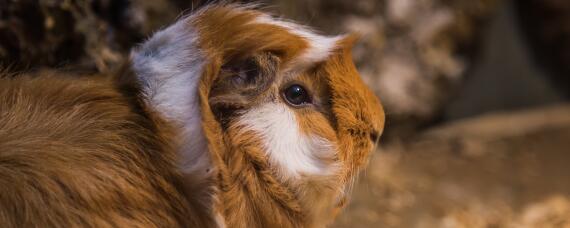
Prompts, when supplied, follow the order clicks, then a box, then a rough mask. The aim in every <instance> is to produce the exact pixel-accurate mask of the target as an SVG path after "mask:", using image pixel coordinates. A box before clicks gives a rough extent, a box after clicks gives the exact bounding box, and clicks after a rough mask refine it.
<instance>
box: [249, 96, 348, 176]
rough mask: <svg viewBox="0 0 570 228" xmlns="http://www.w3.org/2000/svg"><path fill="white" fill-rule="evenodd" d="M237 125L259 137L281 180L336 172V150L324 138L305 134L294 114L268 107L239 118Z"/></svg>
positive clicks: (282, 107)
mask: <svg viewBox="0 0 570 228" xmlns="http://www.w3.org/2000/svg"><path fill="white" fill-rule="evenodd" d="M238 123H239V125H240V126H242V127H243V129H244V130H251V131H254V132H255V133H256V135H258V136H259V137H260V141H261V144H262V147H263V148H262V149H263V151H264V152H265V153H266V155H267V157H268V158H269V163H270V164H271V165H272V167H274V168H276V169H277V170H278V173H279V174H280V175H281V178H284V179H288V180H291V179H293V180H294V179H299V178H302V177H307V176H309V177H311V176H312V177H314V176H332V175H335V174H336V172H337V170H338V165H337V162H336V160H337V159H336V157H335V156H336V146H335V145H334V144H333V143H331V141H330V140H327V139H326V138H324V137H321V136H318V135H314V134H305V133H304V132H303V131H301V129H300V127H299V120H298V118H297V116H296V115H295V113H294V111H293V110H291V109H290V108H289V107H288V106H287V105H285V104H282V103H267V104H263V105H261V106H258V107H255V108H252V109H250V110H248V111H246V112H245V113H243V115H241V116H240V119H239V122H238Z"/></svg>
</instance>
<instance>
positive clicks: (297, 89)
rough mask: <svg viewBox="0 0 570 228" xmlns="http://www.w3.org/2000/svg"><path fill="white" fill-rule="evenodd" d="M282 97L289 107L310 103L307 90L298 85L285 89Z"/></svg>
mask: <svg viewBox="0 0 570 228" xmlns="http://www.w3.org/2000/svg"><path fill="white" fill-rule="evenodd" d="M283 97H285V100H287V102H289V104H291V105H302V104H307V103H311V98H310V97H309V93H308V92H307V90H305V88H303V87H302V86H300V85H298V84H293V85H291V86H289V87H287V88H286V89H285V91H283Z"/></svg>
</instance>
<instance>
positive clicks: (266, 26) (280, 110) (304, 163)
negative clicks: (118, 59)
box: [0, 4, 384, 227]
mask: <svg viewBox="0 0 570 228" xmlns="http://www.w3.org/2000/svg"><path fill="white" fill-rule="evenodd" d="M355 40H356V38H355V37H354V36H352V35H342V36H323V35H319V34H317V33H316V32H314V31H312V30H311V29H309V28H307V27H304V26H301V25H299V24H296V23H293V22H289V21H285V20H283V19H277V18H275V17H273V16H271V15H269V14H266V13H263V12H261V11H258V10H256V9H255V8H254V7H249V6H243V5H233V4H221V5H210V6H207V7H204V8H202V9H199V10H197V11H195V12H193V13H191V14H190V15H188V16H186V17H183V18H181V19H180V20H178V21H177V22H176V23H174V24H173V25H170V26H169V27H166V28H165V29H163V30H161V31H158V32H156V33H155V34H154V35H153V36H152V37H150V38H149V39H148V40H147V41H145V42H144V43H142V44H141V45H139V46H138V47H136V48H135V49H134V50H133V51H132V52H131V55H130V58H129V61H128V62H127V63H125V64H124V66H123V67H122V68H121V69H120V70H118V71H117V72H116V73H113V74H111V75H108V76H93V77H77V76H73V75H71V76H70V75H63V74H59V73H51V74H49V75H40V76H37V77H31V76H26V75H19V76H7V75H4V76H2V77H0V186H1V187H0V225H1V226H2V227H324V226H326V225H327V224H330V223H331V222H332V221H333V219H334V217H335V214H336V212H338V211H339V210H340V209H341V208H342V206H343V205H344V204H345V202H346V198H347V197H348V193H349V188H350V186H351V185H352V183H353V182H354V179H355V177H356V176H357V174H358V172H359V171H360V170H361V169H363V168H364V167H365V165H366V164H367V161H368V158H369V155H370V153H371V151H372V150H373V149H374V147H375V145H376V143H377V141H378V138H379V136H380V135H381V133H382V130H383V125H384V112H383V109H382V106H381V105H380V102H379V101H378V99H377V98H376V96H374V94H373V93H372V92H371V91H370V90H369V89H368V88H367V87H366V86H365V84H364V83H363V82H362V80H361V79H360V77H359V75H358V72H357V70H356V68H355V66H354V64H353V62H352V57H351V48H352V45H353V43H354V42H355Z"/></svg>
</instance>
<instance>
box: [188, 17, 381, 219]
mask: <svg viewBox="0 0 570 228" xmlns="http://www.w3.org/2000/svg"><path fill="white" fill-rule="evenodd" d="M255 15H256V14H255V12H251V11H231V10H228V9H227V8H225V7H221V8H212V9H209V11H208V12H206V15H205V16H204V18H210V17H213V18H215V20H214V21H216V24H215V25H212V24H209V23H211V21H212V20H209V19H208V20H199V21H198V22H197V25H198V26H197V27H199V28H200V33H201V34H206V36H203V38H204V39H203V41H202V46H204V47H208V48H210V49H209V52H208V54H209V57H210V58H209V59H208V64H207V66H208V67H207V70H206V71H205V73H204V75H203V79H202V82H201V86H200V97H201V102H202V114H203V120H204V130H205V134H206V136H207V139H208V140H209V141H210V153H211V154H212V158H213V163H214V166H215V167H216V168H217V170H218V175H217V177H218V179H217V180H216V181H215V182H216V183H217V190H218V191H217V194H216V199H217V204H216V205H215V208H216V210H217V212H218V213H219V214H221V215H222V217H223V218H225V223H226V225H227V226H228V227H315V226H324V225H325V224H327V223H329V222H330V221H331V220H332V218H331V217H332V216H330V213H334V212H335V211H338V210H336V209H335V208H337V207H342V205H344V202H345V199H344V197H345V196H341V195H342V194H341V193H340V192H341V191H343V188H344V187H345V186H346V185H347V184H349V182H350V181H352V177H354V176H355V174H356V172H358V171H359V170H360V169H361V168H363V167H364V165H365V163H366V161H367V160H368V157H369V156H368V154H369V153H370V151H371V150H372V147H373V143H374V141H375V139H374V141H372V140H371V138H376V137H377V136H378V135H379V133H380V131H381V129H382V128H383V121H384V116H383V111H382V107H381V106H380V104H379V102H378V100H377V98H376V97H375V96H374V95H373V94H372V93H371V92H370V91H369V90H368V88H367V87H366V86H365V85H364V84H363V83H362V81H361V79H360V78H359V75H358V73H357V72H356V69H355V68H354V65H353V63H352V58H351V55H350V49H351V47H352V42H353V38H352V37H349V38H347V39H345V40H343V41H341V42H340V43H339V48H338V50H337V51H336V53H334V54H333V55H332V57H331V58H330V59H329V60H328V61H325V62H324V63H321V64H318V65H317V66H316V67H315V69H314V70H313V71H310V72H305V73H304V76H300V77H298V78H296V79H295V80H297V81H300V82H304V83H305V84H306V85H308V86H309V87H311V90H313V91H314V92H315V93H318V94H317V96H316V97H317V98H322V100H321V101H320V105H318V106H317V109H316V110H307V109H302V110H298V111H297V115H298V116H299V117H302V118H299V119H300V121H301V122H300V123H299V124H300V127H301V129H303V130H304V131H306V132H311V133H315V134H316V135H319V136H321V137H324V138H326V139H329V140H331V141H334V142H338V143H337V144H338V146H339V147H340V148H339V154H338V158H336V159H335V160H339V159H340V160H342V162H343V163H342V164H344V166H343V167H342V168H341V170H342V171H341V173H340V174H339V176H338V177H337V178H334V179H331V180H315V182H314V183H313V182H312V181H309V182H304V183H289V182H284V181H282V180H281V179H279V178H278V174H277V173H276V170H275V167H271V166H270V164H269V162H268V160H267V158H266V157H265V155H264V153H263V149H262V147H261V144H260V143H261V142H260V141H259V139H260V138H259V136H257V135H255V133H253V132H248V131H243V130H242V129H240V126H238V125H236V123H230V124H229V128H226V130H223V129H222V126H221V125H220V123H219V122H218V121H216V117H215V116H216V115H217V113H216V112H217V110H216V109H212V108H211V107H210V105H211V101H212V94H210V88H211V87H212V86H214V87H215V86H216V83H219V80H217V79H219V77H220V75H219V72H220V69H223V68H224V64H225V63H228V62H235V61H236V60H235V57H236V56H238V57H239V58H238V61H239V59H247V58H248V57H254V56H256V55H258V54H259V53H264V52H269V53H277V54H278V56H279V57H280V66H279V69H280V70H283V69H288V68H289V67H288V64H293V62H294V61H291V60H293V59H294V58H295V57H296V56H299V55H300V54H301V53H302V52H303V51H304V50H305V49H306V47H307V44H306V41H305V40H304V39H303V38H301V37H298V36H295V35H292V34H291V33H290V32H288V31H286V30H283V29H281V28H279V27H277V26H273V25H259V24H254V23H251V20H253V18H254V16H255ZM205 22H206V23H205ZM203 23H205V24H203ZM212 29H215V30H214V31H211V30H212ZM216 31H227V33H217V32H216ZM208 34H212V36H208ZM222 41H231V42H227V43H223V45H222V44H221V43H220V44H218V45H212V43H216V42H222ZM261 68H262V69H263V66H262V67H261ZM278 73H279V72H276V73H275V74H278ZM308 74H310V75H308ZM261 77H263V76H261ZM272 80H273V81H274V84H273V85H272V87H270V88H267V89H265V91H259V92H258V96H257V97H255V99H250V100H249V102H247V103H246V104H244V103H240V104H235V105H236V107H238V108H239V109H246V110H247V109H248V108H250V107H254V106H256V105H258V104H260V103H263V102H268V101H272V100H273V101H274V100H276V99H280V98H279V97H278V95H276V94H278V91H279V90H280V86H281V85H282V84H280V83H282V82H284V81H286V79H284V78H279V79H272ZM231 91H232V93H235V88H234V90H231ZM238 91H239V90H238ZM215 95H219V94H215ZM331 96H332V104H331V103H330V100H328V99H330V97H331ZM228 102H229V103H231V101H228ZM220 141H223V142H225V143H224V144H217V143H215V142H220ZM284 152H285V151H284ZM333 159H334V158H333ZM331 162H332V161H331ZM337 197H341V198H337ZM319 201H328V202H338V203H333V205H329V204H327V205H328V206H325V207H330V208H318V205H319V204H323V203H322V202H319ZM331 206H332V207H331ZM315 207H317V208H315Z"/></svg>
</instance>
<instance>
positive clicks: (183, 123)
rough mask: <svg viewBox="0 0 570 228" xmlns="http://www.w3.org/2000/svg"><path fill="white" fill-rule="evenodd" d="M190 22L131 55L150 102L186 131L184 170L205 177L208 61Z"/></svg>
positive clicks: (179, 24) (160, 34) (161, 34)
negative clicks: (203, 100) (203, 96)
mask: <svg viewBox="0 0 570 228" xmlns="http://www.w3.org/2000/svg"><path fill="white" fill-rule="evenodd" d="M188 20H191V18H186V19H183V20H180V21H178V22H177V23H175V24H174V25H172V26H169V27H168V28H166V29H164V30H162V31H159V32H157V33H156V34H154V35H153V36H152V37H151V38H150V39H149V40H148V41H146V42H145V43H144V44H143V45H142V46H141V47H139V48H138V49H137V50H135V51H133V52H132V53H131V60H132V63H133V69H134V71H135V73H136V75H137V76H138V78H139V82H140V84H141V86H142V90H143V93H144V96H145V97H146V101H147V102H148V103H149V105H150V106H151V107H154V108H155V109H156V110H158V111H159V112H160V113H161V114H162V115H163V116H164V117H166V118H167V119H168V120H169V121H172V122H173V123H174V124H176V125H178V126H179V127H180V128H181V129H182V131H183V132H182V139H183V140H184V141H183V148H181V151H180V153H181V156H182V161H180V166H181V168H182V171H183V172H184V173H186V174H192V175H193V176H195V177H204V178H205V177H207V174H209V173H208V170H209V169H210V168H211V167H210V166H211V163H210V158H209V154H208V153H207V143H206V139H205V137H204V133H203V131H202V120H201V114H200V107H199V100H198V97H199V96H198V84H199V81H200V78H201V76H202V71H203V67H204V64H205V63H204V62H205V60H204V56H203V54H202V53H201V52H200V50H199V49H198V48H197V46H196V45H197V33H196V32H195V31H192V28H190V26H188Z"/></svg>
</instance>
